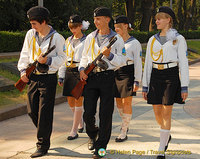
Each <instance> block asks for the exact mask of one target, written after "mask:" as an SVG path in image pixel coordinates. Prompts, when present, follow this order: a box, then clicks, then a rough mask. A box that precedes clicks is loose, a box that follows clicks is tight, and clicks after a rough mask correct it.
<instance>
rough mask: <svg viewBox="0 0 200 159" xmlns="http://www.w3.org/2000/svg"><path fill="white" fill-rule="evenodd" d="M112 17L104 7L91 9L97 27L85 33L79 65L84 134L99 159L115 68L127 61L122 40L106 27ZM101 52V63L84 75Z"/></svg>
mask: <svg viewBox="0 0 200 159" xmlns="http://www.w3.org/2000/svg"><path fill="white" fill-rule="evenodd" d="M111 18H112V16H111V11H110V10H109V9H108V8H106V7H98V8H96V9H95V10H94V24H95V26H96V28H97V30H95V31H94V32H92V33H90V34H89V35H88V36H87V38H86V40H85V45H84V50H83V55H82V58H81V61H80V65H79V71H80V79H81V80H83V79H84V80H87V84H86V86H85V88H84V114H83V119H84V122H85V124H86V133H87V134H88V136H89V138H90V140H89V143H88V148H89V150H93V149H95V151H94V155H93V158H100V157H101V156H100V155H99V154H98V151H99V150H101V148H103V149H106V147H107V144H108V142H109V139H110V136H111V129H112V114H113V109H114V95H113V86H114V81H115V80H114V70H115V69H117V68H119V67H120V66H122V65H125V64H126V59H125V56H123V54H125V49H124V42H123V39H122V38H121V37H120V36H119V35H117V34H116V33H115V32H114V31H112V29H110V28H109V22H110V20H111ZM114 36H116V37H117V41H116V42H115V43H114V44H113V45H112V47H111V48H107V47H106V46H107V45H108V43H109V40H110V39H111V38H112V37H114ZM100 52H101V53H102V54H103V57H102V59H101V60H99V61H98V63H100V64H101V65H98V66H97V67H96V68H95V69H94V70H93V72H91V73H90V74H89V75H88V76H87V75H86V74H85V73H84V69H85V68H86V67H87V66H88V64H89V63H91V62H92V61H93V60H94V59H95V58H96V57H97V56H98V55H99V53H100ZM102 65H103V67H102ZM105 68H106V69H105ZM98 98H100V107H99V127H97V126H96V125H95V114H96V108H97V100H98Z"/></svg>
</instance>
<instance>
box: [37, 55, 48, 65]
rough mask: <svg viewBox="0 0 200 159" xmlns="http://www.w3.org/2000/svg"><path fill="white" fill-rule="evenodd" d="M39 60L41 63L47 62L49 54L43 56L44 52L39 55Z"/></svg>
mask: <svg viewBox="0 0 200 159" xmlns="http://www.w3.org/2000/svg"><path fill="white" fill-rule="evenodd" d="M38 62H39V63H41V64H45V63H46V62H47V56H45V57H42V54H40V56H39V57H38Z"/></svg>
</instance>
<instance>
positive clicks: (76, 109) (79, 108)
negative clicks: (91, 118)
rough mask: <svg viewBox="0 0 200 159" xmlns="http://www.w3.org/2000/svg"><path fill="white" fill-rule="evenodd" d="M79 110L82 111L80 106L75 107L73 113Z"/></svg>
mask: <svg viewBox="0 0 200 159" xmlns="http://www.w3.org/2000/svg"><path fill="white" fill-rule="evenodd" d="M81 110H83V107H82V106H81V107H75V111H81Z"/></svg>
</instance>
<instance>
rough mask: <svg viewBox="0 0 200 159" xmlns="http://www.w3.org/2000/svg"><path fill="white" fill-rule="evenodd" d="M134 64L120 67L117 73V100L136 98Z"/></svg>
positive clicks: (115, 88) (115, 90) (115, 92)
mask: <svg viewBox="0 0 200 159" xmlns="http://www.w3.org/2000/svg"><path fill="white" fill-rule="evenodd" d="M134 79H135V77H134V64H132V65H127V66H123V67H120V68H119V69H118V70H116V71H115V87H114V95H115V97H117V98H125V97H129V96H135V95H136V93H135V92H133V84H134Z"/></svg>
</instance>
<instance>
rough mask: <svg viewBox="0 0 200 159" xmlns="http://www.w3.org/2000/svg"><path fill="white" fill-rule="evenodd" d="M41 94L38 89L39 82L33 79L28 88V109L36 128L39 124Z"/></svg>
mask: <svg viewBox="0 0 200 159" xmlns="http://www.w3.org/2000/svg"><path fill="white" fill-rule="evenodd" d="M39 95H40V94H39V91H37V82H35V81H32V80H31V83H30V84H29V86H28V90H27V96H28V102H27V111H28V115H29V116H30V117H31V119H32V121H33V124H34V125H35V127H36V128H37V124H38V112H39Z"/></svg>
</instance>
